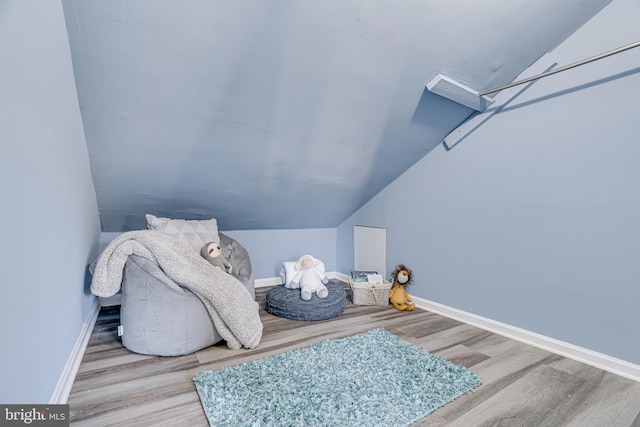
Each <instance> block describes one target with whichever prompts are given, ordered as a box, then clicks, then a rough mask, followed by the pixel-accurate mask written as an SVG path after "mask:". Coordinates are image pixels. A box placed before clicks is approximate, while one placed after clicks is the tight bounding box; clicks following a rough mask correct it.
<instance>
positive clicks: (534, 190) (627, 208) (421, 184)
mask: <svg viewBox="0 0 640 427" xmlns="http://www.w3.org/2000/svg"><path fill="white" fill-rule="evenodd" d="M638 22H640V6H639V4H638V2H637V1H632V0H615V1H614V2H612V3H611V4H610V5H609V6H608V7H607V8H605V9H604V10H603V11H602V12H601V13H600V14H598V15H597V16H596V17H595V18H594V19H593V20H592V21H590V22H589V23H587V24H586V25H585V26H584V27H583V28H581V29H580V30H579V31H578V32H577V33H575V34H574V35H573V36H572V37H570V38H569V39H568V40H567V41H566V42H564V43H563V44H562V45H560V46H559V47H558V48H557V49H556V50H555V51H554V52H552V53H553V56H554V57H555V59H556V61H557V62H558V63H559V64H560V65H565V64H569V63H571V62H574V61H577V60H580V59H583V58H586V57H590V56H592V55H596V54H599V53H601V52H604V51H607V50H609V49H613V48H616V47H619V46H622V45H625V44H627V43H631V42H634V41H637V39H638V31H637V28H638V27H637V23H638ZM614 28H615V31H613V29H614ZM639 141H640V48H638V49H634V50H631V51H627V52H625V53H622V54H619V55H617V56H613V57H610V58H607V59H604V60H601V61H599V62H595V63H592V64H589V65H586V66H583V67H581V68H576V69H574V70H571V71H567V72H565V73H562V74H557V75H555V76H553V77H549V78H547V79H544V80H540V81H538V82H537V83H535V84H534V85H533V86H532V88H531V89H529V90H527V91H526V92H525V93H524V94H523V95H522V96H521V97H520V98H518V99H517V100H516V101H514V102H513V103H512V104H510V105H509V106H507V107H506V108H505V109H504V110H503V111H502V113H500V114H498V115H496V116H494V117H493V118H492V119H491V120H490V121H489V122H487V123H486V124H485V125H484V126H483V127H481V128H479V129H478V130H477V131H476V132H475V133H473V134H471V135H470V136H469V137H468V138H467V139H465V140H464V141H462V142H461V143H460V144H459V145H458V146H456V147H454V148H453V150H451V151H449V152H447V151H445V150H444V148H442V146H441V147H440V148H438V149H436V150H434V151H433V152H431V153H430V154H429V155H427V156H426V158H424V159H423V160H421V161H420V162H419V163H418V164H416V165H415V166H414V167H412V168H411V169H410V170H408V171H407V172H406V173H405V174H404V175H402V176H401V177H400V178H398V179H397V180H396V181H395V182H393V183H392V184H391V185H389V186H388V187H387V188H386V189H385V190H383V191H382V192H381V193H379V194H378V195H377V196H376V197H375V198H373V199H372V200H371V201H370V202H369V203H367V204H366V205H365V206H364V207H363V208H362V209H360V210H359V211H358V212H356V213H355V214H354V215H353V216H352V217H351V218H349V219H348V220H347V221H345V222H344V223H343V224H342V225H341V226H340V227H339V229H338V236H337V241H338V250H337V255H336V260H337V263H338V264H337V269H338V270H341V271H348V270H349V269H350V268H351V266H352V264H353V249H352V245H353V239H352V232H353V231H352V230H353V225H354V224H364V225H373V226H381V227H387V228H388V257H387V258H388V263H389V265H388V269H390V268H392V267H393V266H394V265H395V264H396V263H400V262H403V263H406V264H407V265H408V266H409V267H411V268H413V269H414V271H415V284H413V285H412V286H411V288H410V292H411V293H412V294H415V295H417V296H420V297H423V298H426V299H429V300H432V301H436V302H439V303H442V304H445V305H448V306H451V307H455V308H458V309H461V310H464V311H467V312H471V313H474V314H477V315H480V316H484V317H487V318H490V319H494V320H497V321H500V322H504V323H507V324H510V325H514V326H518V327H521V328H524V329H527V330H530V331H533V332H537V333H540V334H542V335H546V336H549V337H553V338H556V339H559V340H562V341H565V342H569V343H572V344H575V345H579V346H582V347H585V348H588V349H591V350H594V351H598V352H602V353H605V354H609V355H611V356H614V357H617V358H620V359H623V360H626V361H629V362H632V363H640V345H638V343H637V337H638V330H640V316H639V315H638V301H640V287H639V286H638V283H639V280H640V279H639V278H640V167H639V165H640V144H639Z"/></svg>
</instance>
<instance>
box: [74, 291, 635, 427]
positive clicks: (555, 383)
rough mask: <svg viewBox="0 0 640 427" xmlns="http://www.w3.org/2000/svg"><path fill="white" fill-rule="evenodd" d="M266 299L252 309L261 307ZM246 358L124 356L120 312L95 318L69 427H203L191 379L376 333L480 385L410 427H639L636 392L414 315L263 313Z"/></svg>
mask: <svg viewBox="0 0 640 427" xmlns="http://www.w3.org/2000/svg"><path fill="white" fill-rule="evenodd" d="M265 292H266V289H264V288H262V289H258V292H257V296H256V299H257V300H258V301H260V302H262V301H264V295H265ZM260 311H261V313H260V314H261V318H262V321H263V323H264V333H263V338H262V341H261V343H260V345H259V346H258V348H256V349H254V350H229V349H228V348H227V347H226V345H225V344H224V343H220V344H217V345H214V346H212V347H209V348H207V349H204V350H201V351H199V352H196V353H194V354H190V355H186V356H180V357H152V356H144V355H139V354H135V353H132V352H130V351H128V350H126V349H125V348H123V347H122V345H121V343H120V340H119V338H118V337H117V333H116V328H117V326H118V324H119V309H118V308H117V307H115V308H103V309H102V310H101V312H100V315H99V317H98V321H97V322H96V325H95V327H94V330H93V334H92V336H91V339H90V341H89V344H88V347H87V350H86V353H85V355H84V358H83V360H82V364H81V366H80V369H79V372H78V375H77V377H76V380H75V382H74V385H73V388H72V390H71V394H70V396H69V405H70V418H71V425H73V426H100V427H103V426H119V427H122V426H172V427H175V426H207V425H208V424H207V420H206V418H205V416H204V412H203V411H202V407H201V405H200V400H199V398H198V395H197V393H196V390H195V388H194V385H193V383H192V378H193V377H194V376H195V374H196V373H198V372H200V371H202V370H216V369H219V368H221V367H222V366H231V365H236V364H239V363H244V362H248V361H251V360H255V359H259V358H263V357H266V356H270V355H274V354H277V353H282V352H285V351H289V350H294V349H297V348H301V347H307V346H309V345H311V344H314V343H316V342H320V341H324V340H328V339H335V338H342V337H346V336H349V335H353V334H356V333H360V332H366V331H368V330H371V329H374V328H378V327H383V328H385V329H387V330H388V331H389V332H392V333H394V334H396V335H398V336H400V337H402V338H404V339H406V340H408V341H410V342H412V343H414V344H417V345H419V346H421V347H423V348H425V349H426V350H427V351H429V352H431V353H432V354H437V355H439V356H442V357H444V358H445V359H448V360H450V361H452V362H453V363H457V364H460V365H464V366H466V367H467V368H469V369H471V370H473V371H475V372H477V373H478V374H480V376H481V377H482V379H483V385H482V386H480V387H479V388H478V389H476V390H475V391H474V392H471V393H468V394H466V395H465V396H463V397H461V398H459V399H457V400H455V401H454V402H452V403H450V404H448V405H446V406H444V407H443V408H440V409H439V410H437V411H435V412H434V413H432V414H430V415H429V416H427V417H425V418H423V419H422V420H420V421H418V422H416V423H414V426H423V425H424V426H426V425H429V426H445V425H446V426H465V427H467V426H536V427H538V426H553V427H556V426H576V427H578V426H579V427H589V426H597V427H623V426H624V427H627V426H637V427H640V383H638V382H635V381H632V380H628V379H625V378H621V377H618V376H616V375H613V374H610V373H607V372H603V371H601V370H599V369H596V368H593V367H590V366H587V365H584V364H582V363H579V362H575V361H573V360H570V359H566V358H563V357H560V356H558V355H555V354H552V353H549V352H546V351H543V350H540V349H537V348H534V347H531V346H528V345H525V344H522V343H520V342H517V341H513V340H510V339H507V338H504V337H502V336H499V335H496V334H493V333H490V332H487V331H484V330H482V329H478V328H476V327H472V326H469V325H465V324H463V323H460V322H458V321H455V320H451V319H448V318H446V317H442V316H439V315H436V314H434V313H430V312H427V311H423V310H419V309H416V310H414V311H413V312H410V313H409V312H406V313H405V312H399V311H396V310H395V309H393V308H392V307H391V306H362V305H354V304H352V303H351V302H350V300H349V301H348V304H347V307H346V309H345V311H344V313H343V314H342V315H341V316H340V317H338V318H335V319H330V320H326V321H321V322H304V321H293V320H288V319H283V318H279V317H276V316H273V315H271V314H269V313H267V312H265V311H264V310H262V309H261V310H260Z"/></svg>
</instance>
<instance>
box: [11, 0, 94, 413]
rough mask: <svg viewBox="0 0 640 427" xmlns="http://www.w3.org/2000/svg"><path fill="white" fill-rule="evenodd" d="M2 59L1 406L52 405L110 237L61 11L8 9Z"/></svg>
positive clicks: (34, 6) (22, 4) (54, 7)
mask: <svg viewBox="0 0 640 427" xmlns="http://www.w3.org/2000/svg"><path fill="white" fill-rule="evenodd" d="M0 58H1V59H0V64H1V65H0V141H1V143H2V157H0V189H1V191H0V194H2V203H0V219H1V221H2V226H3V232H2V245H1V248H2V254H1V256H0V259H2V296H1V297H0V301H1V305H2V309H1V310H0V324H1V325H2V328H1V332H0V334H1V335H0V337H1V338H0V340H1V341H2V351H0V378H1V379H2V380H1V381H0V402H2V403H48V402H49V399H50V398H51V396H52V393H53V391H54V389H55V387H56V384H57V382H58V378H59V376H60V374H61V373H62V370H63V368H64V366H65V363H66V362H67V358H68V357H69V355H70V353H71V351H72V349H73V347H74V344H75V343H76V340H77V339H78V336H79V334H80V331H81V329H82V326H83V324H84V322H85V321H86V320H87V317H88V315H89V312H90V309H91V306H92V302H93V300H94V298H93V297H92V296H90V295H89V293H88V291H87V289H85V280H86V279H85V272H86V270H87V269H86V265H87V262H88V261H89V259H91V258H92V257H93V254H94V251H95V250H96V249H97V242H98V237H99V233H100V224H99V220H98V210H97V203H96V197H95V193H94V189H93V183H92V180H91V175H90V171H89V159H88V153H87V147H86V144H85V139H84V133H83V130H82V122H81V119H80V110H79V107H78V100H77V95H76V90H75V83H74V79H73V70H72V67H71V56H70V53H69V44H68V41H67V32H66V27H65V21H64V16H63V13H62V5H61V4H60V2H58V1H45V0H42V1H5V2H1V3H0Z"/></svg>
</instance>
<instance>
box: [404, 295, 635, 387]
mask: <svg viewBox="0 0 640 427" xmlns="http://www.w3.org/2000/svg"><path fill="white" fill-rule="evenodd" d="M411 298H412V299H413V302H415V304H416V307H418V308H421V309H423V310H427V311H431V312H433V313H436V314H440V315H442V316H445V317H449V318H451V319H455V320H458V321H460V322H463V323H466V324H468V325H472V326H476V327H478V328H481V329H484V330H487V331H489V332H493V333H496V334H498V335H502V336H505V337H507V338H511V339H513V340H516V341H520V342H523V343H525V344H529V345H532V346H534V347H537V348H540V349H543V350H546V351H550V352H552V353H555V354H558V355H560V356H564V357H567V358H569V359H573V360H576V361H578V362H582V363H585V364H587V365H590V366H594V367H596V368H598V369H602V370H603V371H607V372H611V373H612V374H615V375H619V376H621V377H624V378H628V379H630V380H634V381H638V382H640V365H636V364H633V363H630V362H626V361H624V360H620V359H616V358H615V357H611V356H608V355H606V354H602V353H598V352H595V351H592V350H589V349H586V348H583V347H578V346H576V345H573V344H569V343H566V342H563V341H559V340H556V339H554V338H549V337H546V336H544V335H540V334H536V333H535V332H531V331H527V330H525V329H521V328H518V327H515V326H511V325H507V324H506V323H501V322H497V321H495V320H491V319H487V318H485V317H482V316H477V315H475V314H471V313H467V312H465V311H462V310H458V309H456V308H452V307H449V306H446V305H443V304H440V303H437V302H433V301H429V300H427V299H424V298H420V297H416V296H413V295H412V296H411Z"/></svg>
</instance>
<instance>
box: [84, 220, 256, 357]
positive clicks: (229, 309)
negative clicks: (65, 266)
mask: <svg viewBox="0 0 640 427" xmlns="http://www.w3.org/2000/svg"><path fill="white" fill-rule="evenodd" d="M132 254H135V255H139V256H141V257H144V258H147V259H149V260H151V261H153V262H155V263H157V264H158V265H159V266H160V268H161V269H162V270H163V271H164V273H165V274H166V275H167V277H169V278H170V279H171V280H173V281H174V282H176V283H177V284H179V285H181V286H183V287H185V288H187V289H189V290H191V291H192V292H193V293H195V294H196V295H197V296H198V297H199V298H200V299H201V300H202V302H203V303H204V305H205V306H206V307H207V310H208V311H209V314H210V315H211V319H212V320H213V324H214V325H215V327H216V329H217V330H218V333H219V334H220V336H221V337H222V338H223V339H224V340H226V341H227V346H228V347H229V348H231V349H239V348H240V347H242V346H244V347H246V348H255V347H256V346H257V345H258V343H259V342H260V339H261V338H262V321H261V320H260V315H259V304H258V303H257V302H256V301H254V299H253V298H252V297H251V295H250V294H249V291H247V289H246V288H245V287H244V286H243V285H242V283H240V281H238V279H236V278H235V277H233V276H231V275H229V274H227V273H225V272H223V271H221V270H220V269H219V268H216V267H214V266H212V265H211V264H209V263H208V262H207V261H206V260H205V259H204V258H202V257H201V256H200V255H198V254H197V253H195V252H194V250H193V249H191V248H188V247H186V246H184V245H183V244H182V243H180V242H179V241H178V240H177V239H175V238H173V237H171V236H168V235H166V234H163V233H162V232H159V231H154V230H139V231H130V232H126V233H123V234H121V235H119V236H118V237H116V238H115V239H113V241H112V242H111V243H109V245H108V246H107V247H106V248H105V250H104V251H103V252H102V254H101V255H100V258H99V259H98V262H97V264H96V266H95V269H94V272H93V279H92V282H91V292H92V293H93V294H94V295H97V296H101V297H108V296H111V295H115V294H116V293H117V292H118V291H119V290H120V285H121V283H122V274H123V270H124V265H125V263H126V262H127V259H128V257H129V255H132Z"/></svg>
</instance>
